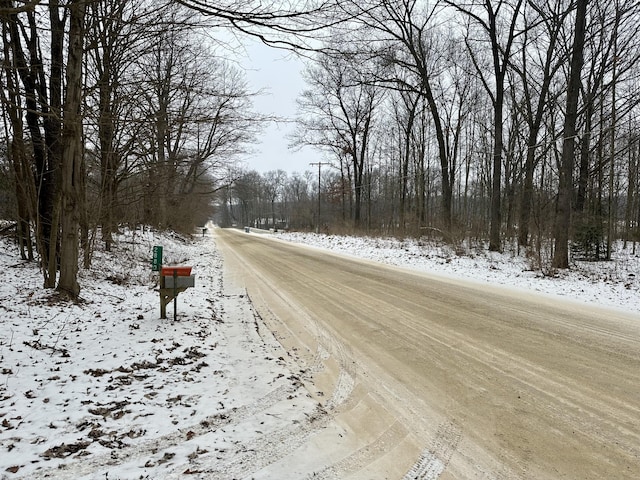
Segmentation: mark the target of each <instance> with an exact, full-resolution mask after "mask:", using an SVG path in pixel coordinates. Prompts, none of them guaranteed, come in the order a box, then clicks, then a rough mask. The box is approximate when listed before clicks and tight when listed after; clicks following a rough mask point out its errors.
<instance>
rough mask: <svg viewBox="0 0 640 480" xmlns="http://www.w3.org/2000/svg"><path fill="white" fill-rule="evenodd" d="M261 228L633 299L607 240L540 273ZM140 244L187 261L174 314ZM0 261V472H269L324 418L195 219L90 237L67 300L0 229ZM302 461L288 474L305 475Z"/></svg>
mask: <svg viewBox="0 0 640 480" xmlns="http://www.w3.org/2000/svg"><path fill="white" fill-rule="evenodd" d="M210 231H211V230H210ZM274 237H275V238H279V239H283V240H287V241H294V242H302V243H307V244H311V245H315V246H318V247H322V248H329V249H331V250H333V251H336V252H341V253H345V254H349V255H356V256H360V257H365V258H369V259H372V260H376V261H381V262H385V263H391V264H395V265H400V266H406V267H410V268H415V269H424V270H428V271H431V272H434V273H438V274H443V275H458V276H463V277H465V278H467V279H475V280H478V281H484V282H491V283H501V284H505V285H509V286H511V287H519V288H526V289H529V290H536V291H540V292H545V293H552V294H556V295H563V296H565V297H568V298H573V299H577V300H581V301H590V302H594V303H596V304H598V305H600V306H602V305H607V306H612V307H616V308H620V309H624V310H627V311H631V312H633V313H637V312H638V311H640V295H639V293H640V292H639V290H640V285H639V282H638V275H640V258H639V256H633V255H631V254H630V253H629V252H624V251H622V250H619V251H618V252H617V260H616V261H615V262H607V263H605V262H600V263H596V264H579V265H576V266H575V268H573V269H572V270H571V271H570V272H562V273H561V274H559V275H558V276H557V277H554V278H551V277H545V276H543V275H541V274H540V273H539V272H535V271H530V268H529V261H528V260H526V259H524V258H520V257H514V256H512V255H498V254H491V255H489V254H488V253H486V252H473V251H471V250H469V251H467V252H466V254H465V255H463V256H460V255H456V254H455V253H454V252H453V251H451V250H450V249H449V248H447V247H445V246H436V245H424V244H420V243H419V242H415V241H408V240H407V241H396V240H390V239H372V238H349V237H335V236H325V235H313V234H295V233H284V234H277V235H274ZM154 245H163V247H164V254H165V264H189V265H192V266H193V269H194V270H193V273H195V275H196V286H195V288H192V289H189V290H187V291H186V292H185V293H182V294H181V295H180V297H179V298H178V315H177V317H178V318H177V321H176V322H174V321H173V305H170V306H169V307H168V316H169V319H166V320H161V319H160V318H159V300H158V293H157V291H156V289H157V275H156V274H154V273H152V272H151V263H150V262H151V250H152V247H153V246H154ZM0 269H2V272H3V277H2V282H1V283H0V479H17V478H21V479H27V478H28V479H33V478H56V479H58V478H69V479H79V478H85V479H103V480H113V479H140V478H142V479H146V478H148V479H157V478H185V476H188V477H187V478H203V479H205V478H206V479H232V478H264V479H266V478H276V477H274V476H272V475H270V474H269V472H270V471H273V470H270V465H273V464H274V463H276V462H278V460H279V459H282V458H284V456H286V455H291V454H292V453H293V454H294V455H295V452H296V449H298V448H300V447H301V445H302V444H304V442H305V441H306V440H307V439H308V438H309V437H310V436H311V435H313V434H314V432H315V431H317V429H318V428H320V427H319V426H322V425H323V424H324V422H325V421H326V420H327V416H328V414H327V412H326V411H325V410H324V409H323V408H322V407H321V406H320V405H319V404H317V403H316V402H315V401H313V400H312V399H311V398H310V397H309V396H308V394H307V392H306V390H305V389H304V387H303V385H302V382H301V381H300V378H299V376H298V375H299V372H298V371H297V370H296V369H295V365H293V364H291V363H289V361H288V360H287V356H286V354H285V353H284V352H283V351H282V350H280V348H279V345H278V344H277V342H276V341H275V340H274V339H273V337H272V336H271V335H270V333H269V332H267V331H266V330H265V328H264V326H263V325H262V323H261V321H260V319H259V318H257V317H256V315H255V313H254V311H253V310H252V308H251V305H250V302H249V301H248V298H247V297H246V295H245V294H244V292H242V291H234V290H233V289H232V288H231V287H230V286H229V285H227V284H226V282H225V280H224V274H223V269H222V260H221V258H220V256H219V254H218V253H217V251H216V248H215V243H214V242H213V241H212V239H211V235H207V236H205V237H200V236H196V237H194V238H193V239H184V238H182V237H179V236H168V235H159V234H154V233H150V232H144V233H143V232H140V231H137V232H135V234H132V233H124V234H122V235H120V236H119V238H118V239H117V243H116V246H115V248H114V251H113V252H112V253H107V252H102V251H96V252H95V255H94V258H93V266H92V267H91V269H90V270H88V271H82V273H81V276H82V278H81V284H82V292H81V296H82V301H81V302H79V303H78V304H69V303H67V302H64V301H62V300H61V299H59V298H58V297H57V296H56V294H55V293H54V292H52V291H45V290H42V289H41V288H40V287H41V283H42V277H41V275H40V273H39V272H38V269H37V265H35V264H34V263H27V262H23V261H21V260H20V259H19V256H18V255H17V249H16V247H15V246H14V245H13V244H12V243H11V242H10V241H9V240H8V239H6V238H0ZM305 461H306V460H303V456H301V457H300V463H299V464H298V465H296V466H292V467H291V469H292V470H291V475H290V477H289V478H292V479H298V478H312V477H313V470H312V466H310V465H309V464H307V465H304V463H305ZM307 463H308V462H307ZM278 478H282V477H281V476H279V477H278Z"/></svg>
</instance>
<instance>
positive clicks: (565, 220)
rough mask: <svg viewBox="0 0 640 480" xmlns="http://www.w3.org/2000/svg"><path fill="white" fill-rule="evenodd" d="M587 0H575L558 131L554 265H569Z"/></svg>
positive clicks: (567, 266)
mask: <svg viewBox="0 0 640 480" xmlns="http://www.w3.org/2000/svg"><path fill="white" fill-rule="evenodd" d="M587 3H588V0H577V1H576V6H577V7H576V14H575V32H574V37H573V46H572V48H571V72H570V74H569V86H568V89H567V105H566V113H565V118H564V127H563V131H562V135H563V143H562V159H561V162H560V169H559V172H558V173H559V183H558V203H557V216H556V225H555V250H554V254H553V262H552V265H553V267H554V268H569V226H570V224H571V197H572V194H573V164H574V155H575V137H576V122H577V118H578V99H579V95H580V82H581V75H582V66H583V63H584V57H583V52H584V43H585V31H586V24H587Z"/></svg>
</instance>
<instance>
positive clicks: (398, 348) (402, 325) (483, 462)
mask: <svg viewBox="0 0 640 480" xmlns="http://www.w3.org/2000/svg"><path fill="white" fill-rule="evenodd" d="M216 242H217V244H218V246H219V247H220V248H221V250H222V252H223V255H224V258H225V263H226V266H227V268H228V269H229V270H228V271H229V272H230V273H229V278H228V281H233V282H237V283H239V284H242V285H243V286H244V287H246V289H247V292H248V294H249V296H250V297H251V300H252V302H253V303H254V306H255V308H256V309H257V311H258V312H259V314H260V316H261V317H262V318H263V320H264V321H265V323H266V324H267V325H268V327H269V329H270V330H272V331H273V332H274V335H275V336H276V338H278V340H279V341H280V343H281V344H282V345H283V347H284V348H285V349H286V350H287V352H288V354H289V357H290V359H291V361H292V362H294V363H295V365H296V367H297V368H299V371H300V372H301V376H302V377H303V380H304V382H305V383H306V384H307V387H308V388H309V390H310V392H312V394H313V395H314V396H315V397H316V398H317V399H318V400H319V401H320V402H322V403H323V405H324V406H325V408H326V409H327V410H328V411H329V412H330V413H331V415H333V416H334V418H335V421H336V422H338V423H339V424H340V425H341V426H342V427H341V428H343V431H344V432H346V433H345V435H344V437H345V438H341V439H340V441H336V443H335V445H332V443H331V441H330V439H325V441H324V442H320V441H317V442H316V444H315V446H313V447H311V446H310V447H309V449H310V450H309V451H310V452H312V451H313V448H315V452H316V454H317V455H319V456H322V455H324V457H323V458H324V459H325V460H324V461H325V465H324V466H323V469H319V473H318V478H362V479H364V478H371V479H377V478H389V479H394V478H395V479H401V478H406V479H409V478H415V479H431V478H440V479H453V478H455V479H468V478H469V479H470V478H494V479H627V478H628V479H638V478H640V315H638V316H634V315H626V314H623V313H620V312H616V311H611V310H601V309H599V308H598V307H597V306H595V305H588V306H585V305H581V304H577V303H572V302H560V301H557V300H555V299H552V298H549V297H547V296H537V295H534V294H528V293H526V292H521V291H512V290H508V289H501V288H497V287H492V286H489V285H484V284H478V283H471V282H464V281H456V280H451V279H446V278H439V277H435V276H429V275H424V274H419V273H414V272H410V271H407V270H403V269H399V268H393V267H388V266H383V265H380V264H377V263H374V262H368V261H360V260H355V259H350V258H347V257H344V256H338V255H333V254H330V253H327V252H326V251H321V250H319V249H313V248H310V247H304V246H299V245H294V244H289V243H285V242H282V241H277V240H273V239H267V238H264V237H262V236H261V235H258V234H254V233H244V232H238V231H235V230H220V229H218V230H217V232H216ZM340 436H341V437H343V435H340ZM323 448H325V449H328V450H331V449H333V450H334V451H333V452H331V453H330V454H328V453H327V452H326V451H324V452H323V451H322V449H323ZM323 472H324V473H323Z"/></svg>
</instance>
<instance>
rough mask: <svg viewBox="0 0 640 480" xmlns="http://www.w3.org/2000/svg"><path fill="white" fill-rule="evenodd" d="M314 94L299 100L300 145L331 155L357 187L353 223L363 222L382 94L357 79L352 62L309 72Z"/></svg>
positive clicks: (323, 62) (326, 62) (325, 63)
mask: <svg viewBox="0 0 640 480" xmlns="http://www.w3.org/2000/svg"><path fill="white" fill-rule="evenodd" d="M307 81H308V83H309V85H310V89H309V90H306V91H305V92H303V94H302V97H301V98H300V99H299V105H300V108H301V116H300V119H299V125H300V126H299V129H298V137H297V139H296V140H295V142H296V143H297V144H300V145H305V144H306V145H315V146H318V147H321V148H324V149H328V150H329V151H330V152H332V153H333V154H334V155H335V157H336V159H337V160H338V161H339V163H340V167H341V171H342V172H343V177H344V176H346V177H347V178H348V179H349V180H350V184H351V186H352V188H353V212H352V214H353V217H352V218H353V221H354V224H355V226H359V224H360V221H361V218H362V200H363V197H362V194H363V182H364V174H365V166H366V161H367V156H368V152H369V150H368V149H369V142H370V140H371V134H372V130H373V127H374V114H375V111H376V107H377V106H378V105H379V104H380V101H381V98H380V97H381V92H380V90H379V89H377V88H376V87H375V86H372V85H367V84H366V83H365V82H363V81H362V79H360V78H358V72H356V71H355V70H353V69H352V68H351V67H350V62H349V59H348V57H344V58H342V59H341V60H340V61H337V60H333V59H330V58H328V57H322V58H321V59H320V62H319V66H318V67H317V68H315V69H313V68H310V69H308V70H307Z"/></svg>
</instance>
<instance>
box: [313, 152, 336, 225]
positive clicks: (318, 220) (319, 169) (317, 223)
mask: <svg viewBox="0 0 640 480" xmlns="http://www.w3.org/2000/svg"><path fill="white" fill-rule="evenodd" d="M309 165H312V166H315V165H317V166H318V219H317V220H316V233H320V171H321V169H322V165H331V164H330V163H329V162H312V163H310V164H309Z"/></svg>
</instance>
